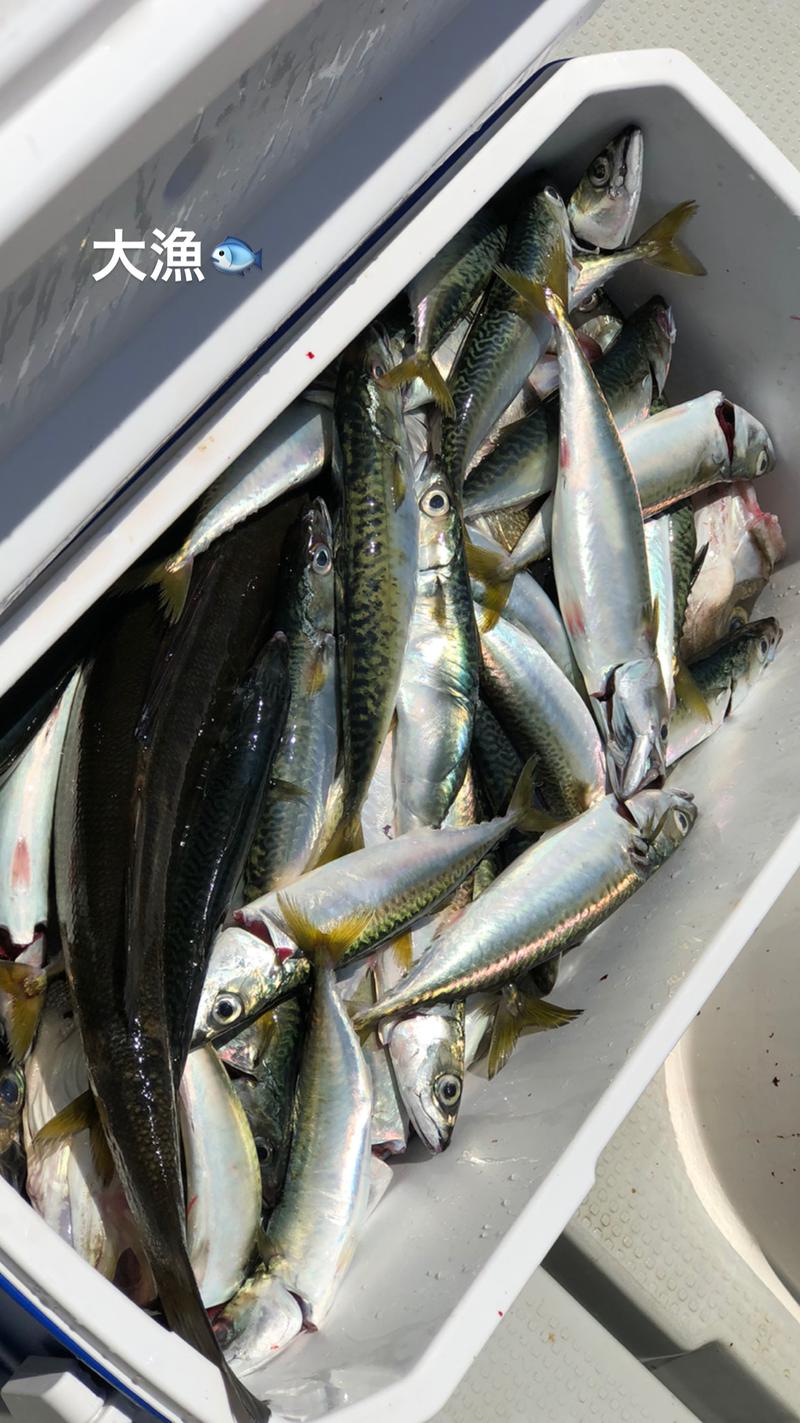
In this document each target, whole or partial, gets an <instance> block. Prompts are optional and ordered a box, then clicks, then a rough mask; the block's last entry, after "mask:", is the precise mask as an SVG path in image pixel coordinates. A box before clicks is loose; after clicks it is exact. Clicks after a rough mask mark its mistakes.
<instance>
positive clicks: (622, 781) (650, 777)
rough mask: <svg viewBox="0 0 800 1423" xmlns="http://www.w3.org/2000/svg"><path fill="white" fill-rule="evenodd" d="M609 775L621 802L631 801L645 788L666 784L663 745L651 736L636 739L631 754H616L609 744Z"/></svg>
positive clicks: (641, 736)
mask: <svg viewBox="0 0 800 1423" xmlns="http://www.w3.org/2000/svg"><path fill="white" fill-rule="evenodd" d="M608 749H609V756H608V776H609V780H610V782H611V789H612V791H613V792H614V795H615V796H616V797H617V799H618V800H621V801H627V800H630V798H631V796H634V795H636V792H637V791H640V790H643V789H644V787H645V786H652V785H659V784H663V781H664V777H665V776H666V765H665V762H664V754H663V751H662V748H661V745H660V743H659V742H658V741H656V740H655V739H654V737H653V736H652V735H651V734H650V733H649V732H647V733H645V734H642V735H639V736H637V737H635V739H634V742H633V746H632V747H631V749H630V751H629V752H628V753H627V755H625V756H624V759H623V757H621V756H620V755H619V751H618V752H617V754H616V755H615V754H614V748H613V745H612V744H609V748H608Z"/></svg>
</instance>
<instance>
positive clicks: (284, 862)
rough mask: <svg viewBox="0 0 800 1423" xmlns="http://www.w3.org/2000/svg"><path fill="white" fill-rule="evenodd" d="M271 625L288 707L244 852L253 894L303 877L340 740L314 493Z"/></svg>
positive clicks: (330, 581)
mask: <svg viewBox="0 0 800 1423" xmlns="http://www.w3.org/2000/svg"><path fill="white" fill-rule="evenodd" d="M281 583H282V587H283V597H282V603H281V607H280V608H279V611H278V613H277V615H276V619H275V625H276V627H277V628H278V629H280V631H281V632H282V633H283V634H284V635H285V636H286V639H287V642H288V648H289V665H288V685H289V709H288V712H287V715H286V722H285V726H284V730H283V735H282V737H281V741H280V745H279V747H278V750H277V752H276V754H275V757H274V759H273V762H272V771H271V774H270V782H269V786H268V788H267V792H266V796H265V798H264V803H263V807H262V811H261V815H260V818H259V822H258V829H257V831H256V834H255V837H254V839H253V842H252V845H251V848H250V853H249V855H248V858H247V865H246V867H245V877H244V892H245V897H246V898H247V899H255V897H256V895H258V894H266V892H267V890H270V889H278V888H280V886H281V885H283V884H288V883H290V882H291V881H292V880H293V879H296V878H297V876H298V875H301V874H302V873H303V871H304V870H305V869H306V868H307V867H308V865H309V863H311V862H312V861H313V857H314V852H315V850H316V848H317V845H318V843H319V841H320V837H321V835H322V832H323V827H324V823H325V806H326V804H327V801H328V795H329V793H330V789H331V786H332V784H333V779H334V776H335V773H336V759H337V753H338V746H339V726H338V722H339V712H338V673H337V660H336V638H335V611H334V607H335V596H334V575H333V531H332V529H331V522H330V516H329V514H328V509H327V506H326V504H325V502H324V500H322V499H315V500H314V502H313V503H312V504H310V505H309V507H308V508H307V509H306V510H305V511H304V512H303V515H302V517H301V518H300V519H299V520H298V523H297V524H296V525H295V527H294V529H293V530H291V531H290V534H289V536H288V539H287V547H286V549H285V551H284V558H283V564H282V569H281Z"/></svg>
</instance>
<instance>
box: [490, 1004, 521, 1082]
mask: <svg viewBox="0 0 800 1423" xmlns="http://www.w3.org/2000/svg"><path fill="white" fill-rule="evenodd" d="M521 1032H522V1023H521V1022H520V1021H519V1019H518V1018H517V1017H515V1016H514V1014H513V1013H511V1012H510V1011H509V1008H508V1004H507V1003H506V1000H505V998H504V997H502V996H501V998H500V1002H499V1003H498V1005H497V1008H496V1009H495V1015H494V1022H493V1023H492V1035H491V1038H490V1040H489V1061H488V1063H487V1065H486V1071H487V1074H488V1076H489V1078H492V1077H496V1076H497V1074H498V1072H502V1070H503V1068H504V1067H505V1065H506V1063H507V1062H508V1059H509V1058H510V1056H511V1054H512V1052H513V1051H514V1048H515V1047H516V1046H517V1042H518V1041H519V1035H520V1033H521Z"/></svg>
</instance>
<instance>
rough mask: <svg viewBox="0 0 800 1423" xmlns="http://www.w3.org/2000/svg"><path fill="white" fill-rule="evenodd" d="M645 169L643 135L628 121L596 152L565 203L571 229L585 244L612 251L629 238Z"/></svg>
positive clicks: (637, 208) (621, 245)
mask: <svg viewBox="0 0 800 1423" xmlns="http://www.w3.org/2000/svg"><path fill="white" fill-rule="evenodd" d="M643 171H644V135H643V134H642V130H641V129H640V128H637V127H636V126H635V125H634V124H631V125H630V126H629V127H628V128H624V129H623V130H622V132H621V133H618V134H616V135H615V137H614V138H612V139H611V141H610V143H607V144H606V146H605V148H603V149H601V151H600V152H599V153H598V154H596V155H595V157H594V158H593V159H592V161H591V163H590V164H589V166H588V168H587V169H586V172H585V173H584V175H583V177H582V178H581V181H580V182H579V184H578V186H577V188H576V189H575V191H574V192H573V194H572V196H571V198H570V200H569V203H568V205H567V212H568V213H569V220H570V224H571V227H572V231H573V233H574V235H575V238H576V239H577V241H578V242H580V243H582V244H583V246H585V247H602V248H604V249H605V250H606V251H614V249H615V248H617V247H623V246H624V245H625V243H626V242H628V241H629V239H630V235H631V232H632V231H633V224H634V222H635V221H636V214H637V212H638V210H639V199H640V198H641V196H642V177H643Z"/></svg>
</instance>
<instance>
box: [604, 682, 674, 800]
mask: <svg viewBox="0 0 800 1423" xmlns="http://www.w3.org/2000/svg"><path fill="white" fill-rule="evenodd" d="M668 710H669V709H668V705H667V693H666V690H665V688H664V679H663V676H662V674H661V668H660V666H659V663H658V659H657V658H656V657H647V658H638V659H637V660H635V661H632V662H626V663H623V664H622V666H620V667H617V668H616V669H615V670H614V672H613V673H612V675H611V677H610V679H609V687H608V691H607V695H606V714H607V717H608V736H607V752H608V773H609V777H610V780H611V788H612V790H613V791H614V793H615V795H617V796H619V797H620V799H621V800H627V799H628V797H629V796H632V795H635V793H636V791H638V790H639V789H640V788H641V787H642V786H645V785H647V784H648V782H650V781H654V780H658V779H659V778H660V777H662V776H663V775H664V774H665V771H666V750H667V737H668V735H669V719H668Z"/></svg>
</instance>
